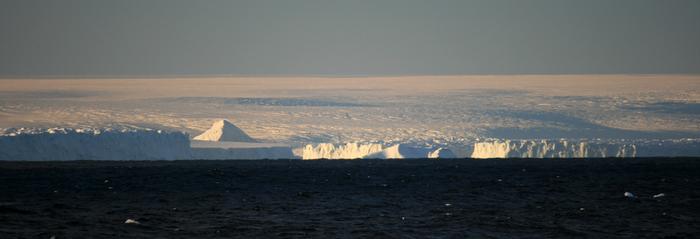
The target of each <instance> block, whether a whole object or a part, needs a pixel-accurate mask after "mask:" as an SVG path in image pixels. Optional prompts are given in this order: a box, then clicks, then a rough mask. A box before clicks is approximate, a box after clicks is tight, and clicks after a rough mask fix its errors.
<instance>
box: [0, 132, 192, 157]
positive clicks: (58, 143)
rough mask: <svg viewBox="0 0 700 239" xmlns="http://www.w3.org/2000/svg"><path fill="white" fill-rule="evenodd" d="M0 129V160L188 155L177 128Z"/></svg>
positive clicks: (188, 149)
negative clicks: (174, 129) (166, 129)
mask: <svg viewBox="0 0 700 239" xmlns="http://www.w3.org/2000/svg"><path fill="white" fill-rule="evenodd" d="M0 132H2V134H0V160H158V159H161V160H173V159H188V158H191V151H190V145H189V137H188V135H187V134H185V133H180V132H164V131H161V130H148V129H145V130H134V129H121V130H115V129H71V128H49V129H36V128H19V129H2V130H1V131H0Z"/></svg>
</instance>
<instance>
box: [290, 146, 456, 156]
mask: <svg viewBox="0 0 700 239" xmlns="http://www.w3.org/2000/svg"><path fill="white" fill-rule="evenodd" d="M301 157H302V159H305V160H308V159H361V158H369V159H407V158H454V157H455V156H454V154H453V153H452V152H451V151H450V150H449V149H445V148H432V147H414V146H409V145H405V144H396V145H392V146H389V147H385V146H384V145H383V144H381V143H364V144H362V143H346V144H344V145H343V144H341V145H335V144H330V143H321V144H317V145H316V146H314V145H311V144H308V145H306V146H304V147H303V149H302V152H301Z"/></svg>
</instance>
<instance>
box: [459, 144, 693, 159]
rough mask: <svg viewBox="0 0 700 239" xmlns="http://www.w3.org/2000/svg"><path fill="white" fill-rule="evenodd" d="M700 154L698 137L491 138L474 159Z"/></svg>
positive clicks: (475, 146) (474, 154)
mask: <svg viewBox="0 0 700 239" xmlns="http://www.w3.org/2000/svg"><path fill="white" fill-rule="evenodd" d="M653 156H671V157H673V156H700V142H698V140H695V139H680V140H636V141H592V142H591V141H586V140H580V141H575V140H489V141H485V142H477V143H475V144H474V150H473V152H472V155H471V157H472V158H605V157H621V158H628V157H653Z"/></svg>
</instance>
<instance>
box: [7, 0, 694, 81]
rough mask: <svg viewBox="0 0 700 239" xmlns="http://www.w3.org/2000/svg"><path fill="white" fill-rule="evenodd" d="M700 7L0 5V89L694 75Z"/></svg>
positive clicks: (500, 0)
mask: <svg viewBox="0 0 700 239" xmlns="http://www.w3.org/2000/svg"><path fill="white" fill-rule="evenodd" d="M699 42H700V1H698V0H685V1H684V0H656V1H649V0H483V1H482V0H478V1H469V0H453V1H450V0H343V1H336V0H277V1H273V0H250V1H233V0H232V1H215V0H201V1H193V0H60V1H57V0H44V1H37V0H0V76H17V75H21V76H30V75H33V76H36V75H177V74H195V75H199V74H241V75H246V74H263V75H286V74H290V75H306V74H314V75H315V74H321V75H415V74H418V75H429V74H545V73H554V74H559V73H566V74H578V73H700V44H699Z"/></svg>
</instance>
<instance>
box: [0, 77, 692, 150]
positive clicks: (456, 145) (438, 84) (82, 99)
mask: <svg viewBox="0 0 700 239" xmlns="http://www.w3.org/2000/svg"><path fill="white" fill-rule="evenodd" d="M698 115H700V76H696V75H561V76H559V75H550V76H538V75H522V76H415V77H200V78H196V77H192V78H151V79H33V80H26V79H23V80H12V79H3V80H0V128H19V127H26V128H48V127H72V128H86V127H87V128H116V129H121V128H128V129H143V128H148V129H163V130H168V131H184V132H186V133H189V135H190V136H191V137H194V136H196V135H198V134H200V133H202V132H203V131H205V130H206V129H208V128H209V127H210V126H211V124H212V122H214V121H215V120H217V119H229V120H231V122H233V123H234V124H235V125H236V126H238V127H239V128H241V129H242V130H244V131H245V132H246V133H247V134H248V135H250V136H251V137H252V138H254V139H256V140H258V141H260V142H261V143H276V144H285V145H291V146H292V147H293V148H295V153H296V154H297V155H299V156H301V155H300V152H301V151H303V148H304V146H306V145H307V144H312V145H318V144H320V143H332V144H338V145H340V144H346V143H354V142H357V143H363V144H370V143H379V144H383V145H385V146H391V145H395V144H406V145H412V146H416V147H447V148H449V149H450V150H451V151H453V152H454V154H456V155H457V156H459V157H467V156H472V151H473V145H474V144H475V143H476V142H482V141H488V140H490V139H499V140H533V139H534V140H541V139H546V140H560V139H566V140H587V141H591V140H592V141H596V142H599V141H615V142H620V141H622V142H627V143H622V144H623V145H624V144H628V143H629V142H630V141H632V142H650V140H666V141H668V140H671V141H674V140H685V141H688V140H691V141H693V140H695V139H698V138H700V117H698ZM654 142H656V141H654ZM482 146H483V145H482ZM486 148H488V147H486ZM693 150H695V151H697V148H695V149H693ZM627 152H629V150H627ZM691 153H692V152H691ZM696 153H698V154H700V152H696Z"/></svg>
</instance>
